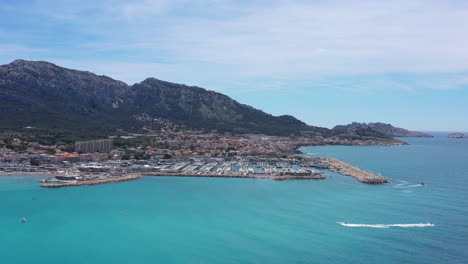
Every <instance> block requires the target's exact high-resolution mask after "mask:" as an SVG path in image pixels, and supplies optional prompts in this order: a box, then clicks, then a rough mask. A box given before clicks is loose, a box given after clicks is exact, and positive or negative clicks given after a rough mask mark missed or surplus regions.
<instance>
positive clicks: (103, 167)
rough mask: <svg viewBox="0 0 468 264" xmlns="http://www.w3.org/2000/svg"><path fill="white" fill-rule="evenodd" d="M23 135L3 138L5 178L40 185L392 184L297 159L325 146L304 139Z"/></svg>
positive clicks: (0, 152)
mask: <svg viewBox="0 0 468 264" xmlns="http://www.w3.org/2000/svg"><path fill="white" fill-rule="evenodd" d="M16 136H18V137H14V138H11V139H10V140H3V141H0V173H3V174H20V173H23V174H24V173H27V174H43V175H46V176H49V177H48V178H46V179H43V180H42V182H43V183H44V184H43V185H41V186H42V187H48V188H56V187H68V186H81V185H94V184H103V183H110V182H119V181H128V180H136V179H139V178H140V176H186V177H231V178H264V179H274V180H288V179H324V178H325V176H324V175H323V173H322V170H323V169H329V170H332V171H335V172H338V173H342V174H343V175H349V176H353V177H355V178H356V179H357V180H359V181H361V182H364V183H372V184H375V183H386V182H387V181H386V180H385V179H383V178H382V177H380V176H375V175H373V174H371V173H368V172H365V171H362V170H359V169H358V168H354V167H352V166H351V165H348V164H345V163H340V162H339V161H337V160H328V159H323V158H322V159H320V158H311V157H304V156H300V155H298V154H300V153H301V152H300V151H299V150H298V148H299V147H301V146H307V145H322V144H323V143H324V142H318V141H317V139H315V141H314V140H311V139H309V138H304V137H302V138H289V137H277V136H266V135H242V136H233V135H230V134H225V135H221V134H219V133H199V132H196V131H192V132H191V133H187V132H179V133H172V134H171V137H168V136H167V135H161V134H132V135H128V136H120V137H110V138H107V139H100V140H90V141H77V142H75V144H74V148H73V149H72V150H70V147H67V146H65V145H59V144H58V145H41V144H39V143H37V142H25V141H23V140H22V139H21V138H20V137H21V135H16ZM350 142H351V143H352V144H355V145H356V144H360V142H359V141H354V142H353V141H350ZM333 143H334V142H328V144H333ZM341 143H343V142H341ZM367 143H368V142H367ZM377 143H379V142H375V144H377ZM368 144H369V143H368ZM19 148H21V149H22V151H21V150H20V151H18V149H19ZM15 150H16V151H15ZM340 168H347V169H340ZM350 168H351V169H350ZM346 171H352V173H346ZM363 175H364V176H363Z"/></svg>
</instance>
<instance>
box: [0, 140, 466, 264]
mask: <svg viewBox="0 0 468 264" xmlns="http://www.w3.org/2000/svg"><path fill="white" fill-rule="evenodd" d="M405 140H406V141H407V142H409V143H410V144H411V145H408V146H392V147H386V146H369V147H360V146H359V147H358V146H353V147H348V146H326V147H306V148H303V151H304V152H306V153H310V154H308V155H311V156H315V155H320V156H328V157H335V158H338V159H341V160H343V161H346V162H349V163H351V164H353V165H357V166H359V167H361V168H364V169H367V170H370V171H372V172H375V173H380V174H381V175H383V176H385V177H386V178H388V179H389V180H390V181H391V182H392V183H391V184H389V185H366V184H362V183H359V182H357V181H356V180H355V179H353V178H351V177H347V176H341V175H339V174H335V173H330V172H327V173H326V175H327V176H328V178H327V179H326V180H305V181H300V180H294V181H273V180H262V179H225V178H183V177H146V178H143V179H141V180H138V181H132V182H125V183H116V184H108V185H97V186H89V187H75V188H63V189H42V188H39V182H38V180H39V179H40V178H41V177H40V176H0V263H9V264H10V263H12V264H18V263H44V264H55V263H57V264H58V263H60V264H64V263H100V264H102V263H113V264H115V263H139V264H140V263H165V264H167V263H340V264H343V263H381V264H386V263H421V264H422V263H451V264H457V263H460V264H461V263H463V264H466V263H468V183H467V180H468V139H448V138H446V134H436V137H435V138H406V139H405ZM421 182H424V186H422V185H421ZM22 217H26V218H27V219H28V221H27V222H26V223H21V222H20V219H21V218H22ZM344 222H347V224H345V223H344Z"/></svg>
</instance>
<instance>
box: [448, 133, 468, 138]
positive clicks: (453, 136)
mask: <svg viewBox="0 0 468 264" xmlns="http://www.w3.org/2000/svg"><path fill="white" fill-rule="evenodd" d="M448 137H449V138H468V136H465V134H463V133H452V134H450V135H448Z"/></svg>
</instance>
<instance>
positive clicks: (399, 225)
mask: <svg viewBox="0 0 468 264" xmlns="http://www.w3.org/2000/svg"><path fill="white" fill-rule="evenodd" d="M338 224H340V225H342V226H347V227H373V228H389V227H430V226H435V225H434V224H432V223H419V224H390V225H385V224H375V225H368V224H350V223H347V222H338Z"/></svg>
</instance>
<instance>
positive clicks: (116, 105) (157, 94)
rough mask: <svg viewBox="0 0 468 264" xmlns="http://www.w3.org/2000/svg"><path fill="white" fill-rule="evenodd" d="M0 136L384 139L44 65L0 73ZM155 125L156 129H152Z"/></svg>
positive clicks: (196, 91)
mask: <svg viewBox="0 0 468 264" xmlns="http://www.w3.org/2000/svg"><path fill="white" fill-rule="evenodd" d="M0 103H1V104H0V113H2V114H1V115H0V129H2V128H3V129H7V128H18V127H25V126H38V127H47V128H53V129H64V130H67V131H68V132H69V133H77V134H79V133H89V132H90V131H92V132H95V133H98V132H100V131H102V134H103V135H104V134H109V133H111V132H112V131H116V130H119V129H123V130H125V131H133V132H141V131H142V130H145V129H149V130H151V129H153V128H154V127H155V126H154V123H158V122H159V121H160V120H166V121H168V122H173V123H175V124H177V125H178V126H181V127H186V128H193V129H200V130H205V131H212V130H216V131H218V132H231V133H236V134H249V133H255V134H266V135H276V136H307V137H331V136H340V135H343V136H344V137H346V138H365V139H385V140H389V137H388V136H385V135H383V134H380V133H378V132H376V131H373V130H372V129H367V128H366V129H361V130H360V131H359V133H349V132H346V133H343V132H341V131H334V130H330V129H328V128H322V127H316V126H310V125H308V124H306V123H304V122H302V121H300V120H298V119H297V118H295V117H293V116H290V115H281V116H273V115H271V114H268V113H266V112H264V111H262V110H259V109H256V108H254V107H252V106H249V105H245V104H241V103H239V102H238V101H236V100H234V99H232V98H230V97H229V96H227V95H224V94H221V93H218V92H215V91H210V90H207V89H205V88H202V87H198V86H188V85H184V84H177V83H172V82H167V81H162V80H159V79H156V78H154V77H148V78H146V79H145V80H143V81H142V82H139V83H135V84H133V85H128V84H126V83H125V82H122V81H118V80H114V79H112V78H110V77H108V76H105V75H97V74H94V73H92V72H89V71H80V70H74V69H67V68H64V67H60V66H57V65H55V64H53V63H50V62H45V61H27V60H15V61H13V62H12V63H10V64H6V65H1V66H0ZM156 121H158V122H156Z"/></svg>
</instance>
